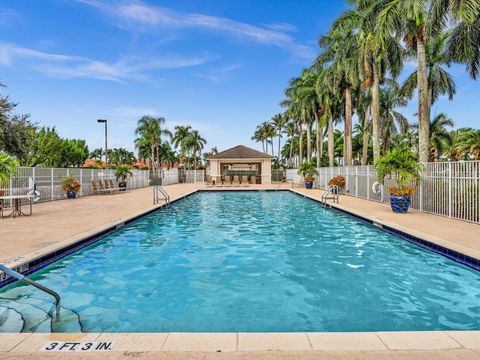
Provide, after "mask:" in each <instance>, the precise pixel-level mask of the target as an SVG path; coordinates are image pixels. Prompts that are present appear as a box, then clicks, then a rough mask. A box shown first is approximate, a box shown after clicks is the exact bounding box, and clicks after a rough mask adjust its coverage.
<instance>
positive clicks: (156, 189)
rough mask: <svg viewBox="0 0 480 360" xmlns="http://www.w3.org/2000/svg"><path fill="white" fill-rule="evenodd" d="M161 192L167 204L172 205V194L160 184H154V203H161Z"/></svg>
mask: <svg viewBox="0 0 480 360" xmlns="http://www.w3.org/2000/svg"><path fill="white" fill-rule="evenodd" d="M159 193H160V194H162V195H163V198H164V199H165V203H166V204H167V205H170V195H168V193H167V192H166V191H165V190H164V189H163V188H162V187H161V186H160V185H157V186H154V187H153V205H156V204H158V203H159V200H160V198H159V196H158V195H159Z"/></svg>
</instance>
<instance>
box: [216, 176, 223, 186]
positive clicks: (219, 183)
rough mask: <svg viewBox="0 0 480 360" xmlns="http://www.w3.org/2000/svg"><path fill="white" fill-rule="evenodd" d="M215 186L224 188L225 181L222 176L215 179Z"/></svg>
mask: <svg viewBox="0 0 480 360" xmlns="http://www.w3.org/2000/svg"><path fill="white" fill-rule="evenodd" d="M215 186H223V181H222V177H221V176H216V177H215Z"/></svg>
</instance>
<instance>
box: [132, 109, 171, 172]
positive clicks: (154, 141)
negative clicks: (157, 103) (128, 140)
mask: <svg viewBox="0 0 480 360" xmlns="http://www.w3.org/2000/svg"><path fill="white" fill-rule="evenodd" d="M164 124H165V118H163V117H158V118H155V117H153V116H149V115H145V116H143V117H142V118H141V119H140V120H138V122H137V128H136V129H135V134H136V135H139V138H140V137H145V138H150V139H151V150H152V154H151V160H152V164H154V163H155V149H156V152H157V165H158V164H159V163H160V159H159V149H158V146H159V145H160V143H161V142H162V140H161V136H164V135H167V136H168V137H170V138H171V137H172V133H171V132H170V131H168V130H166V129H163V125H164ZM139 138H137V140H138V139H139ZM138 142H139V143H140V140H138Z"/></svg>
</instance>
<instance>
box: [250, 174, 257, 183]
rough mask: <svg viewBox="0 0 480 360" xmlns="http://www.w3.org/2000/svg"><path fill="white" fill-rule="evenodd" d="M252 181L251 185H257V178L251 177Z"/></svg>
mask: <svg viewBox="0 0 480 360" xmlns="http://www.w3.org/2000/svg"><path fill="white" fill-rule="evenodd" d="M250 178H251V179H252V185H257V177H256V176H251V177H250Z"/></svg>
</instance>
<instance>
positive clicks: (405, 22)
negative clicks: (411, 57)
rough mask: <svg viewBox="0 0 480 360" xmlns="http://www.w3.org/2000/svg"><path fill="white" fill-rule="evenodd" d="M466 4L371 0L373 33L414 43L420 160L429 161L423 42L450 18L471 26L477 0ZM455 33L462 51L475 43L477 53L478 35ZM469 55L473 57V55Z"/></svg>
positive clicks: (444, 0) (445, 0)
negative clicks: (391, 35)
mask: <svg viewBox="0 0 480 360" xmlns="http://www.w3.org/2000/svg"><path fill="white" fill-rule="evenodd" d="M467 3H468V4H465V1H457V0H404V1H399V0H376V1H375V2H374V4H375V8H376V11H375V12H374V16H373V18H374V19H375V22H376V32H377V33H378V34H379V36H380V38H382V39H383V38H386V37H387V36H388V35H389V34H401V35H402V37H403V39H404V40H405V41H406V42H407V43H409V44H411V45H412V46H414V47H415V50H416V60H417V88H418V118H419V119H418V124H419V129H418V130H419V134H418V152H419V161H420V162H427V161H428V158H429V148H430V146H429V139H430V136H429V133H428V131H429V129H430V112H429V111H430V106H429V94H428V73H427V51H426V43H428V42H429V41H430V39H432V38H434V37H435V36H437V35H438V34H440V33H441V32H442V31H444V29H445V27H446V24H447V21H448V20H449V18H450V19H454V20H458V21H464V22H466V23H465V24H466V25H467V27H470V26H472V25H473V23H474V22H475V19H476V18H477V17H478V16H479V12H480V5H479V3H478V1H467ZM475 32H476V33H477V34H478V33H479V32H480V30H479V29H477V30H476V31H475ZM454 33H455V35H457V36H458V41H459V46H460V47H461V48H462V49H463V50H465V49H467V48H468V47H469V46H470V45H473V46H475V45H476V46H477V52H478V44H479V40H478V36H477V38H476V39H472V38H469V36H468V35H470V34H468V35H467V34H465V33H464V32H462V31H460V32H455V31H454ZM452 36H453V35H452ZM471 40H473V42H472V41H471ZM450 44H451V43H450ZM473 48H474V47H473ZM473 48H472V47H470V49H469V50H467V51H466V52H464V53H462V51H460V50H459V49H458V48H457V50H459V51H452V52H453V53H454V54H456V55H457V56H458V58H460V59H462V56H464V55H465V56H466V55H468V53H469V54H470V55H473V54H472V53H471V51H470V50H471V49H473ZM469 58H470V59H472V60H473V59H474V58H475V56H470V57H469ZM477 58H478V54H477ZM464 59H465V60H467V59H466V58H464Z"/></svg>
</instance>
